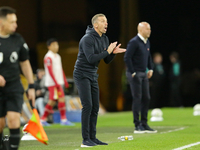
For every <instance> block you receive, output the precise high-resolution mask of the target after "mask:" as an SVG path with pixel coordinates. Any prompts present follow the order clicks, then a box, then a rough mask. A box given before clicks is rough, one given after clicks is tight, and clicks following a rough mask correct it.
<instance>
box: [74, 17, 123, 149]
mask: <svg viewBox="0 0 200 150" xmlns="http://www.w3.org/2000/svg"><path fill="white" fill-rule="evenodd" d="M92 25H93V27H92V26H88V28H87V30H86V34H85V35H84V36H83V37H82V39H81V40H80V43H79V53H78V57H77V61H76V64H75V69H74V73H73V77H74V80H75V84H76V86H77V89H78V93H79V96H80V99H81V104H82V106H83V108H82V117H81V123H82V137H83V142H82V144H81V147H90V146H96V145H108V144H107V143H104V142H101V141H100V140H98V139H97V138H96V123H97V116H98V111H99V86H98V81H97V80H98V74H97V70H98V65H99V62H100V60H101V59H104V62H105V63H107V64H108V63H109V62H111V61H112V60H113V58H114V57H115V54H117V53H121V52H124V51H125V49H121V48H119V47H120V45H121V44H119V45H118V46H117V47H116V44H117V42H114V43H111V44H110V45H109V40H108V37H107V36H106V35H105V33H106V31H107V25H108V23H107V19H106V17H105V15H103V14H97V15H95V16H94V17H93V18H92Z"/></svg>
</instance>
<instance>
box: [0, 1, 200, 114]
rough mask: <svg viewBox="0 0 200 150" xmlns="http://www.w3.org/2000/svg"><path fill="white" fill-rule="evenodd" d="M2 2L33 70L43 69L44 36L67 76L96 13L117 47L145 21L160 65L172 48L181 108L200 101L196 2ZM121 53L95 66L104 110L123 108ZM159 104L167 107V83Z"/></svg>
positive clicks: (199, 50) (199, 15)
mask: <svg viewBox="0 0 200 150" xmlns="http://www.w3.org/2000/svg"><path fill="white" fill-rule="evenodd" d="M0 5H1V6H4V5H6V6H11V7H13V8H15V9H16V10H17V15H18V26H19V27H18V29H17V32H19V33H20V34H22V35H23V37H24V38H25V40H26V42H27V44H28V45H29V47H30V56H31V57H30V60H31V65H32V67H33V71H34V72H35V71H36V70H37V69H38V68H43V57H44V54H45V53H46V52H47V48H46V44H45V42H46V40H47V39H48V38H51V37H56V38H57V39H58V40H59V41H60V52H59V53H60V55H61V57H62V60H63V67H64V71H65V74H66V75H67V77H68V78H72V72H73V67H74V63H75V60H76V56H77V52H78V42H79V40H80V38H81V37H82V36H83V35H84V33H85V29H86V26H87V25H88V24H91V23H90V22H91V21H90V20H91V18H92V16H93V15H95V14H96V13H104V14H105V15H106V16H107V18H108V23H109V27H108V32H107V35H108V37H109V39H110V42H113V41H119V42H120V43H122V47H126V45H127V42H128V41H129V40H130V39H131V38H132V37H133V36H135V35H136V34H137V30H136V29H137V24H138V22H140V21H147V22H149V23H150V25H151V28H152V34H151V37H150V41H151V53H152V54H153V53H154V52H160V53H162V54H163V58H164V61H163V64H164V66H165V68H166V70H168V69H169V66H170V62H169V54H170V53H171V52H172V51H177V52H178V53H179V54H180V59H181V62H182V68H183V69H182V71H183V72H182V83H181V84H182V86H181V96H182V100H183V106H194V105H195V104H196V103H199V102H200V71H199V68H200V59H199V55H200V38H199V35H200V30H199V23H200V19H199V18H200V9H199V6H200V2H199V1H187V0H160V1H158V0H151V1H150V0H18V1H17V0H1V1H0ZM123 70H124V61H123V54H120V55H118V56H117V57H116V58H115V60H114V61H113V62H112V63H111V64H110V65H105V64H104V63H101V64H100V66H99V74H100V76H99V85H100V96H101V98H100V100H101V103H102V104H103V106H104V107H105V108H106V110H107V111H121V110H129V109H125V106H124V99H123V96H122V93H123V91H122V80H121V79H122V74H123ZM163 86H164V87H165V92H164V96H163V99H162V100H161V101H162V102H163V104H162V107H166V106H169V104H168V99H169V97H168V95H169V94H168V91H169V85H168V82H167V81H166V82H165V84H164V85H163Z"/></svg>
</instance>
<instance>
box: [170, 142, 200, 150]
mask: <svg viewBox="0 0 200 150" xmlns="http://www.w3.org/2000/svg"><path fill="white" fill-rule="evenodd" d="M199 144H200V142H196V143H192V144H189V145H185V146H182V147H178V148H175V149H173V150H182V149H186V148H189V147H192V146H195V145H199Z"/></svg>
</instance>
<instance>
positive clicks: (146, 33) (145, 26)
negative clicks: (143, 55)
mask: <svg viewBox="0 0 200 150" xmlns="http://www.w3.org/2000/svg"><path fill="white" fill-rule="evenodd" d="M137 29H138V33H139V34H140V35H142V36H143V37H144V38H145V39H147V38H149V37H150V34H151V27H150V25H149V23H147V22H140V23H139V24H138V28H137Z"/></svg>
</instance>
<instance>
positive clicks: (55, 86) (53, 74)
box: [41, 38, 74, 126]
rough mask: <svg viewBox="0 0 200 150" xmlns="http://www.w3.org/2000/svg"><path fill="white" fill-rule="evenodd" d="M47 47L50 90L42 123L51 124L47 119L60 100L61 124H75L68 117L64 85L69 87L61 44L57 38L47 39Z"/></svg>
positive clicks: (46, 60)
mask: <svg viewBox="0 0 200 150" xmlns="http://www.w3.org/2000/svg"><path fill="white" fill-rule="evenodd" d="M47 47H48V49H49V51H48V52H47V53H46V55H45V57H44V67H45V86H46V87H47V88H48V90H49V101H48V103H47V104H46V106H45V111H44V114H43V116H42V117H41V123H42V125H43V126H49V125H50V124H48V123H47V122H46V119H47V117H48V115H49V114H50V113H52V109H53V107H54V106H55V104H56V100H58V109H59V111H60V118H61V122H60V124H61V125H70V126H71V125H74V124H73V123H71V122H70V121H69V120H67V117H66V106H65V98H64V97H65V95H64V91H63V88H62V86H63V85H65V87H66V88H68V87H69V85H68V82H67V79H66V77H65V73H64V71H63V68H62V63H61V57H60V55H59V54H58V53H57V52H58V50H59V44H58V42H57V40H56V39H55V38H52V39H49V40H48V41H47Z"/></svg>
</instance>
